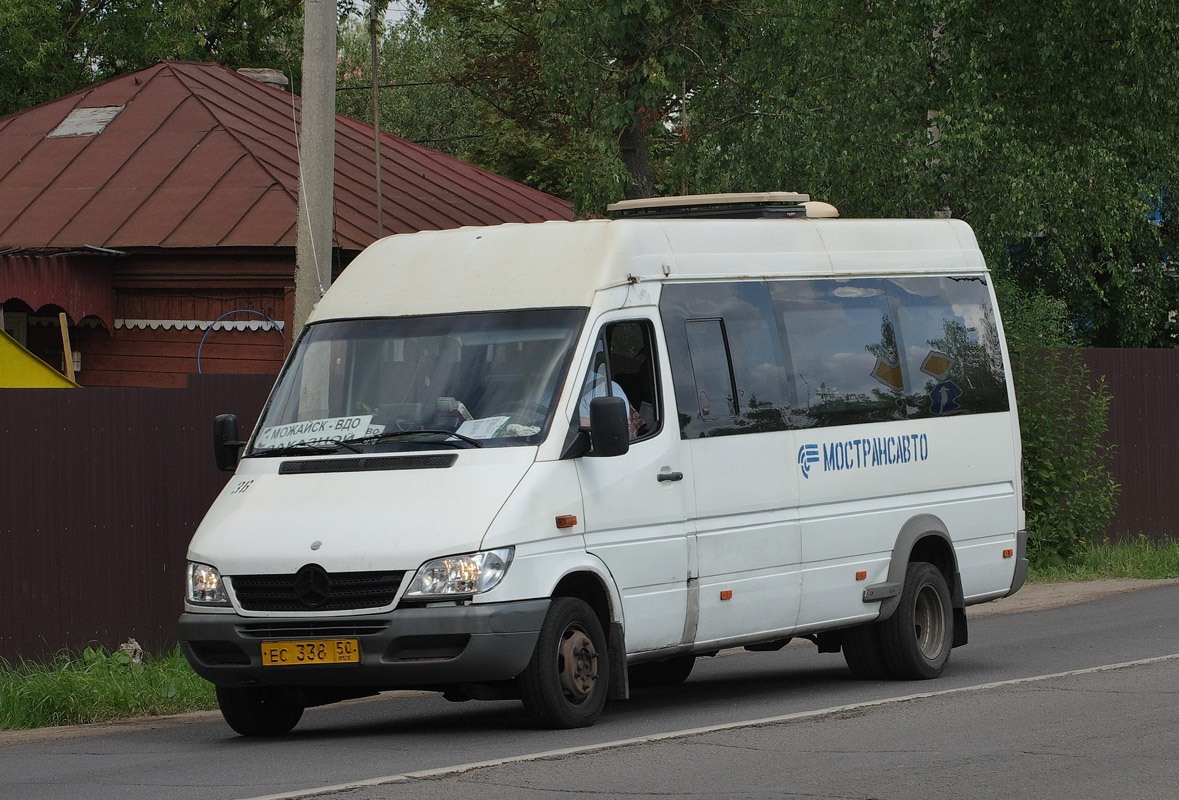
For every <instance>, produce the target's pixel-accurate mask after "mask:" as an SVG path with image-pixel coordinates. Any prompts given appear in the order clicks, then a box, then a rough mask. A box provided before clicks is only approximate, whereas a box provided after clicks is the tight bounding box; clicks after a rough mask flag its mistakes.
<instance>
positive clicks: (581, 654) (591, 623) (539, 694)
mask: <svg viewBox="0 0 1179 800" xmlns="http://www.w3.org/2000/svg"><path fill="white" fill-rule="evenodd" d="M609 684H610V658H609V654H608V651H607V644H606V635H605V634H604V633H603V632H602V624H601V622H599V621H598V616H597V615H596V614H595V613H594V611H593V609H592V608H590V607H589V606H588V605H587V604H586V603H585V602H584V601H583V600H580V599H578V598H575V597H557V598H554V599H553V602H552V605H550V606H549V612H548V614H547V615H546V616H545V618H544V623H543V624H542V625H541V627H540V636H539V637H538V638H537V641H536V649H535V650H534V651H533V653H532V660H531V661H529V662H528V666H527V667H525V669H524V672H522V673H521V674H520V693H521V699H523V701H524V708H525V709H527V710H528V712H529V713H530V714H531V715H532V716H533V718H535V719H536V721H537V722H538V723H539V724H541V725H543V726H545V727H548V728H584V727H588V726H590V725H593V724H594V722H596V721H597V719H598V717H599V716H600V715H601V713H602V707H603V706H604V705H605V703H606V692H607V689H608V687H609Z"/></svg>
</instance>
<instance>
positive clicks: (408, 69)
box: [336, 5, 487, 157]
mask: <svg viewBox="0 0 1179 800" xmlns="http://www.w3.org/2000/svg"><path fill="white" fill-rule="evenodd" d="M362 11H363V12H364V16H352V17H350V18H348V19H346V20H345V21H344V22H342V23H341V26H340V59H339V64H338V68H337V75H338V81H337V82H338V90H337V93H336V110H337V111H339V112H340V113H342V114H347V115H348V116H350V117H353V118H355V119H359V120H364V121H366V122H371V121H372V118H373V111H372V91H371V88H372V51H371V40H370V31H369V19H368V13H367V10H363V9H362ZM381 27H382V30H381V31H380V32H379V38H378V45H377V46H378V52H377V83H378V86H380V87H382V88H380V90H379V96H380V103H381V109H380V111H381V113H380V121H381V128H382V129H383V130H386V131H389V132H391V133H395V134H397V135H398V136H402V137H404V138H406V139H410V140H411V141H415V142H419V143H422V144H426V145H429V146H430V147H434V148H437V149H439V150H442V151H443V152H445V153H447V154H449V155H453V156H459V157H461V156H463V155H465V154H466V153H467V152H468V150H470V149H471V147H472V146H473V144H474V141H473V140H475V139H478V138H482V137H485V136H487V128H486V127H485V126H483V125H482V124H481V120H480V118H479V115H478V114H477V113H476V110H475V104H474V102H473V98H472V97H471V96H470V94H469V93H468V92H467V91H466V89H464V88H462V87H461V86H457V85H455V84H453V83H451V82H450V80H449V76H450V75H451V74H453V73H454V72H456V71H457V70H459V69H461V67H462V63H461V60H460V58H459V52H458V50H457V48H456V46H455V45H456V42H455V40H454V39H452V38H451V37H449V36H446V35H445V33H444V31H440V30H436V29H431V28H427V27H425V26H424V25H423V23H422V14H421V9H420V8H419V7H418V6H414V5H411V6H410V7H409V8H408V10H407V12H406V13H405V14H403V15H402V16H400V17H399V18H398V19H397V20H396V23H395V24H394V25H392V26H390V27H388V29H387V30H385V29H384V24H383V23H382V24H381Z"/></svg>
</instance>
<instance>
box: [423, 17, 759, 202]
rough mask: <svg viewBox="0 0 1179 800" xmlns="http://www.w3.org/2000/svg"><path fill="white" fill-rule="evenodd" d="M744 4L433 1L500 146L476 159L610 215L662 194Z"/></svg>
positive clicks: (488, 147) (486, 148)
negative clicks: (693, 102) (669, 164)
mask: <svg viewBox="0 0 1179 800" xmlns="http://www.w3.org/2000/svg"><path fill="white" fill-rule="evenodd" d="M743 5H744V0H709V1H707V2H702V1H701V0H645V1H644V2H638V1H637V0H627V1H626V2H617V0H573V1H572V2H569V1H564V0H430V2H428V4H427V6H428V9H429V11H428V13H427V15H426V18H425V19H426V21H427V23H428V24H430V25H432V26H434V27H435V28H436V29H437V30H439V31H444V32H445V35H446V36H448V37H450V38H453V39H454V40H455V41H458V42H459V43H460V44H461V47H462V55H463V60H464V65H463V68H462V69H461V70H459V71H457V72H456V73H455V74H454V78H453V79H454V80H455V82H456V83H458V84H459V85H461V86H464V87H466V88H467V89H468V90H469V91H470V92H471V94H472V95H473V96H474V97H475V98H477V100H478V101H479V110H480V113H481V115H482V116H483V118H484V120H485V125H486V126H487V127H488V128H491V129H494V130H495V131H496V136H495V137H494V138H486V139H482V140H479V141H478V142H477V143H475V145H474V146H473V147H472V150H471V155H472V156H473V157H475V158H476V159H478V160H479V161H480V162H481V163H482V164H483V165H484V166H488V167H489V168H491V169H494V170H496V171H498V172H501V173H503V174H505V175H508V176H510V177H514V178H517V179H520V180H524V181H526V182H529V183H531V184H533V185H537V186H539V188H542V189H545V190H547V191H551V192H554V193H557V194H561V195H564V196H567V197H571V198H572V199H573V200H574V203H575V206H577V207H578V208H579V209H582V210H591V211H593V210H600V209H601V208H603V207H604V205H605V204H606V203H608V202H610V201H612V200H617V199H620V198H622V197H624V196H625V197H645V196H649V195H651V194H653V193H655V192H656V191H659V190H661V189H662V186H661V183H662V181H661V178H660V175H659V169H660V164H661V162H662V161H663V160H664V159H666V157H667V152H668V151H669V149H670V148H673V147H674V143H675V142H676V140H677V138H678V137H679V136H680V129H681V126H682V110H683V104H684V98H685V97H686V96H687V95H688V94H689V93H690V92H692V91H693V90H694V88H695V87H696V86H697V85H698V84H700V83H701V82H703V81H715V80H717V77H716V75H715V73H716V70H717V69H723V66H724V64H725V63H726V62H727V59H726V56H725V49H726V46H727V44H726V43H728V42H730V41H731V40H732V39H733V38H735V37H736V36H737V35H738V31H739V29H740V26H741V25H742V23H743V21H744V20H745V18H746V17H745V14H744V11H743Z"/></svg>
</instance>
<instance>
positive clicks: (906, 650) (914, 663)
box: [880, 561, 954, 680]
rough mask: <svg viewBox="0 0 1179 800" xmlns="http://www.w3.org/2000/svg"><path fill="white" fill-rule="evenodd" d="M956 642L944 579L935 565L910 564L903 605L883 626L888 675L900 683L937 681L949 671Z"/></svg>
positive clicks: (883, 646) (952, 614)
mask: <svg viewBox="0 0 1179 800" xmlns="http://www.w3.org/2000/svg"><path fill="white" fill-rule="evenodd" d="M953 642H954V613H953V609H952V608H951V607H950V588H949V586H948V585H947V584H946V578H945V576H944V575H942V572H941V570H939V569H938V568H937V567H935V566H934V565H933V564H929V563H927V562H924V561H915V562H913V563H911V564H909V567H908V569H907V570H906V571H905V586H904V589H903V590H902V592H901V603H900V605H899V606H898V607H897V610H896V611H895V612H894V613H893V615H892V616H891V617H889V618H888V619H886V620H885V621H884V622H882V623H880V643H881V647H882V649H883V655H884V663H885V664H886V666H887V667H888V671H889V672H890V673H891V674H892V677H894V678H897V679H900V680H929V679H931V678H936V677H937V676H939V675H941V674H942V670H944V669H945V668H946V662H947V661H949V659H950V648H951V647H952V646H953Z"/></svg>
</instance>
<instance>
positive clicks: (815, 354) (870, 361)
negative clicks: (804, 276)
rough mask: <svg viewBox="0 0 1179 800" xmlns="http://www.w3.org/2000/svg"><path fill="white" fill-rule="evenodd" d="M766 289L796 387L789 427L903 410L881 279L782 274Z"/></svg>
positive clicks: (885, 416)
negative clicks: (789, 276) (801, 277)
mask: <svg viewBox="0 0 1179 800" xmlns="http://www.w3.org/2000/svg"><path fill="white" fill-rule="evenodd" d="M770 292H771V294H772V295H773V298H774V307H775V308H776V309H777V310H778V313H779V315H780V316H779V321H780V322H781V324H782V328H783V331H784V333H785V339H786V347H787V353H788V359H789V363H790V365H791V371H792V376H793V383H794V388H795V392H796V398H795V402H794V404H793V407H792V408H791V409H790V423H791V427H813V426H818V425H850V424H856V423H862V422H883V421H885V420H890V419H901V418H903V417H904V415H905V410H904V399H903V391H904V382H903V373H902V371H901V369H900V364H899V355H898V345H897V337H896V332H895V331H894V329H893V322H892V318H891V316H890V315H889V310H888V302H887V297H886V295H885V291H884V286H883V283H882V282H881V281H880V280H875V279H872V280H816V281H780V282H775V283H773V284H771V287H770Z"/></svg>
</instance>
